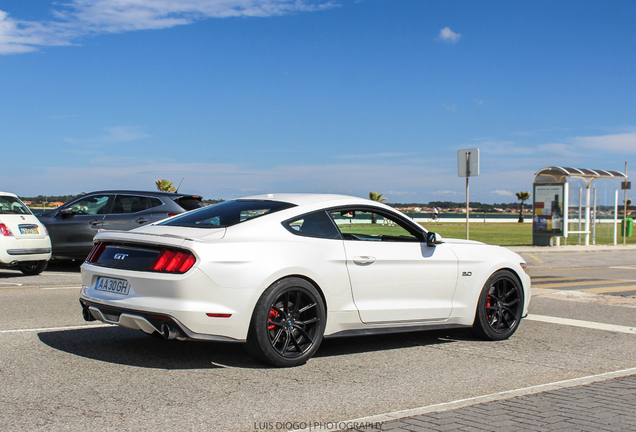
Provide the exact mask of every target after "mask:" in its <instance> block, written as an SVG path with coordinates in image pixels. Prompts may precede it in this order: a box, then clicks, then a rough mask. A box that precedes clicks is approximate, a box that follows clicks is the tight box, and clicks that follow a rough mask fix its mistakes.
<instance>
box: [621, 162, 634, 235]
mask: <svg viewBox="0 0 636 432" xmlns="http://www.w3.org/2000/svg"><path fill="white" fill-rule="evenodd" d="M628 178H629V176H628V175H627V161H625V181H624V182H623V183H622V184H621V187H622V188H623V190H624V191H625V192H624V194H623V203H624V204H625V210H624V213H623V246H625V245H627V189H629V188H631V186H632V184H631V182H628V181H627V179H628Z"/></svg>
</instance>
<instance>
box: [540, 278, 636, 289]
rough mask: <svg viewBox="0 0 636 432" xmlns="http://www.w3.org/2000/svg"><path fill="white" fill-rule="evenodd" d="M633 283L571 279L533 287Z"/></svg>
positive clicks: (626, 282)
mask: <svg viewBox="0 0 636 432" xmlns="http://www.w3.org/2000/svg"><path fill="white" fill-rule="evenodd" d="M631 282H632V281H621V280H603V279H598V280H589V279H588V280H585V281H584V280H576V279H569V282H568V281H564V282H554V283H542V282H537V283H533V284H532V285H533V286H536V287H537V288H560V287H570V286H584V285H612V284H616V285H618V284H628V283H631Z"/></svg>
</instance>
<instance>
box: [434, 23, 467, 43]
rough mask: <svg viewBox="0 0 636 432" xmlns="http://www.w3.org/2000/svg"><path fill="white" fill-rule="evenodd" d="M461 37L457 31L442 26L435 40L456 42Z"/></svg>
mask: <svg viewBox="0 0 636 432" xmlns="http://www.w3.org/2000/svg"><path fill="white" fill-rule="evenodd" d="M461 37H462V35H460V34H459V33H455V32H454V31H452V30H451V29H450V28H448V27H444V28H443V29H441V30H440V31H439V36H437V40H439V41H442V42H447V43H451V44H456V43H457V42H459V39H460V38H461Z"/></svg>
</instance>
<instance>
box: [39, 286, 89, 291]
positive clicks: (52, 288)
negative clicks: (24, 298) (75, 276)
mask: <svg viewBox="0 0 636 432" xmlns="http://www.w3.org/2000/svg"><path fill="white" fill-rule="evenodd" d="M81 288H82V287H78V286H76V287H50V288H42V289H43V290H63V289H77V290H78V289H81Z"/></svg>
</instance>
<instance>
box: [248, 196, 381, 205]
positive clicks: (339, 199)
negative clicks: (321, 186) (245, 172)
mask: <svg viewBox="0 0 636 432" xmlns="http://www.w3.org/2000/svg"><path fill="white" fill-rule="evenodd" d="M239 200H259V201H282V202H287V203H290V204H295V205H297V206H306V205H312V204H324V205H325V206H331V205H334V206H335V205H341V204H360V205H369V204H378V203H377V202H375V201H371V200H368V199H365V198H359V197H354V196H349V195H337V194H310V193H272V194H264V195H252V196H248V197H244V198H239Z"/></svg>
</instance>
